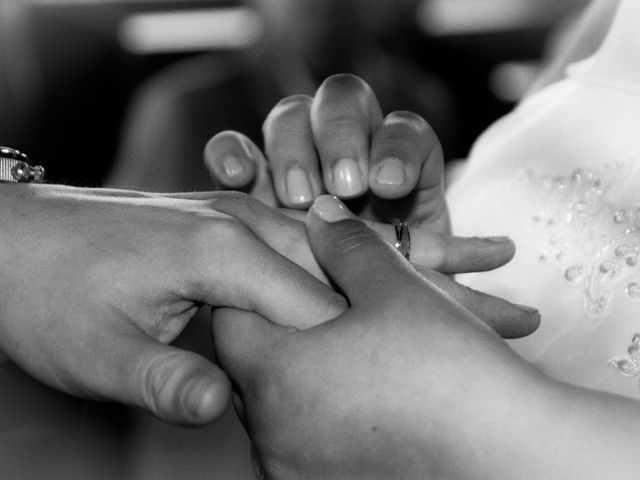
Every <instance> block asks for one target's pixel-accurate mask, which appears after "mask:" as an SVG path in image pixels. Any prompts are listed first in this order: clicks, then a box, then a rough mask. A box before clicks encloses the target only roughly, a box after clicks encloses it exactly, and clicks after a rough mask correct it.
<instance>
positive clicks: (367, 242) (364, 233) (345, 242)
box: [336, 230, 380, 255]
mask: <svg viewBox="0 0 640 480" xmlns="http://www.w3.org/2000/svg"><path fill="white" fill-rule="evenodd" d="M378 243H380V237H378V235H377V234H376V233H374V232H373V231H372V230H359V231H356V232H350V233H349V234H348V235H346V236H345V237H343V238H341V239H339V240H338V241H337V242H336V247H337V249H338V252H339V254H341V255H348V254H349V253H350V252H352V251H354V250H365V249H368V248H370V247H376V246H377V245H378Z"/></svg>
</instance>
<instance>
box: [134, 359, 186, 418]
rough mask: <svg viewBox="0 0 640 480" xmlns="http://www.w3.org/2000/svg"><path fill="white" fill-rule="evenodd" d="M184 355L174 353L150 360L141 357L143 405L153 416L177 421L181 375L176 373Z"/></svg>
mask: <svg viewBox="0 0 640 480" xmlns="http://www.w3.org/2000/svg"><path fill="white" fill-rule="evenodd" d="M180 357H182V355H181V354H180V353H178V352H172V353H169V354H164V355H155V356H154V357H153V358H151V359H148V358H146V356H141V358H140V359H139V360H138V361H139V365H138V368H140V369H142V382H141V388H142V403H143V405H144V406H145V407H146V408H148V409H149V410H150V411H151V412H152V413H153V414H155V415H156V416H158V417H161V418H165V419H177V414H178V412H179V410H180V407H181V405H180V402H179V395H176V392H180V391H181V388H180V385H179V383H180V382H179V380H180V377H181V375H178V374H177V372H176V371H175V368H174V365H179V364H180V361H181V358H180Z"/></svg>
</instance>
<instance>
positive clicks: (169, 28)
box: [0, 0, 587, 189]
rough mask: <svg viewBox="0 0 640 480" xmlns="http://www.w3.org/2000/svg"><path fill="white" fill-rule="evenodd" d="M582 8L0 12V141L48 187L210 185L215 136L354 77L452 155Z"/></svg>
mask: <svg viewBox="0 0 640 480" xmlns="http://www.w3.org/2000/svg"><path fill="white" fill-rule="evenodd" d="M586 3H587V1H586V0H395V1H394V0H299V1H296V0H245V1H242V0H235V1H233V0H208V1H207V0H173V1H172V0H0V108H1V109H2V115H0V144H5V145H9V146H14V147H16V148H19V149H21V150H24V151H25V152H27V153H29V154H30V155H31V156H32V157H34V158H35V159H37V161H38V162H40V163H42V164H44V165H46V167H47V171H48V175H49V178H50V179H51V180H52V181H56V182H66V183H71V184H76V185H103V184H104V183H105V182H106V181H111V180H112V179H113V182H115V183H117V184H126V185H127V186H132V187H133V186H139V187H144V186H147V187H149V188H156V189H179V188H206V187H207V185H206V181H205V179H206V175H205V176H204V177H203V176H198V175H196V174H195V173H196V171H198V172H200V170H199V168H202V167H200V165H199V164H200V162H201V150H202V147H203V145H204V143H205V142H206V140H207V139H208V138H209V137H210V136H211V135H213V134H214V133H216V132H217V131H219V130H222V129H226V128H236V129H241V130H243V131H245V132H246V133H248V134H249V135H250V136H252V137H253V138H254V139H255V140H256V141H259V140H260V138H259V136H260V135H259V134H260V131H259V126H260V124H261V122H262V120H263V119H264V118H265V116H266V114H267V112H268V111H269V109H270V108H271V107H272V106H273V105H274V104H275V103H276V102H277V100H278V99H280V98H282V97H283V96H285V95H289V94H293V93H312V92H313V91H314V89H315V88H316V87H317V85H318V83H319V82H320V81H321V80H322V79H323V78H325V77H326V76H327V75H329V74H331V73H336V72H343V71H350V72H353V73H357V74H359V75H360V76H362V77H363V78H365V79H366V80H367V81H369V82H370V83H371V84H372V85H373V86H374V90H375V91H376V93H377V94H378V95H379V97H380V99H381V102H382V106H383V108H384V109H385V111H389V110H392V109H397V108H406V109H410V110H417V111H419V112H420V113H422V114H423V115H424V116H425V118H427V119H428V121H429V122H431V123H432V124H433V126H434V128H435V129H436V132H438V134H439V135H440V136H441V137H442V140H443V143H444V147H445V151H446V155H447V157H448V158H453V157H463V156H465V155H466V153H467V151H468V148H469V145H470V143H471V142H472V141H473V139H474V138H475V137H476V136H477V134H478V133H479V132H481V131H482V130H483V129H484V128H485V127H486V126H487V125H488V124H489V123H490V122H492V121H493V120H494V119H495V118H497V117H499V116H500V115H502V114H504V113H505V112H507V111H508V110H509V109H510V108H511V107H512V106H513V104H514V102H516V101H517V100H518V99H519V98H520V97H521V95H522V94H523V92H524V91H526V89H527V87H528V85H529V83H530V81H531V79H532V78H533V76H534V75H535V74H536V71H537V69H538V68H539V66H540V64H541V61H542V59H543V57H544V55H545V52H546V50H547V49H548V48H549V47H548V45H549V37H550V35H553V34H555V32H558V31H561V30H562V25H564V24H566V23H570V22H571V21H572V19H573V18H574V17H575V15H576V14H577V12H579V11H580V10H581V9H582V7H583V6H584V5H585V4H586ZM178 157H181V158H178ZM178 167H179V168H178ZM190 169H191V170H194V171H192V172H187V173H185V172H184V171H185V170H190ZM202 172H204V171H202ZM149 176H151V177H153V178H148V177H149ZM157 176H161V177H171V178H160V179H157V178H155V177H157ZM175 176H178V177H180V176H182V177H192V178H189V179H187V178H174V177H175ZM140 177H141V178H140ZM198 177H199V180H200V183H198V182H197V179H198ZM190 182H196V183H195V184H193V185H190V184H189V183H190ZM140 183H142V185H140ZM145 183H146V185H145Z"/></svg>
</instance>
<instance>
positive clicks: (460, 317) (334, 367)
mask: <svg viewBox="0 0 640 480" xmlns="http://www.w3.org/2000/svg"><path fill="white" fill-rule="evenodd" d="M307 229H308V233H309V238H310V242H311V246H312V249H313V252H314V254H315V255H316V256H317V259H318V261H319V262H320V263H321V264H322V266H323V267H324V268H325V269H326V271H327V272H328V274H329V275H330V276H331V278H333V280H335V282H336V283H337V284H338V285H339V286H340V287H341V289H342V290H343V291H344V292H345V294H346V295H347V297H348V299H349V302H350V308H349V309H348V310H347V311H345V313H344V314H342V315H340V316H339V317H337V318H335V319H334V320H331V321H329V322H326V323H324V324H323V325H320V326H318V327H315V328H312V329H309V330H305V331H295V330H293V329H290V328H283V327H280V326H277V325H276V324H275V323H273V322H274V321H275V320H277V319H275V318H273V319H271V321H269V320H267V319H265V318H262V317H260V316H259V315H256V314H254V313H250V312H241V311H238V310H233V309H220V310H217V311H216V314H215V316H214V323H213V327H214V339H215V342H216V348H217V354H218V356H219V360H220V362H221V365H223V367H224V368H225V369H226V371H227V372H228V373H229V375H230V377H231V378H232V380H233V381H234V385H236V386H237V388H238V391H237V393H238V395H236V396H235V398H234V403H235V405H236V409H237V411H238V413H239V415H240V417H241V419H242V420H243V422H244V424H245V426H246V428H247V431H248V433H249V435H250V437H251V439H252V442H253V445H254V455H253V457H254V463H255V465H256V469H257V473H258V477H259V478H269V479H279V480H288V479H294V478H295V479H314V480H319V479H335V478H340V479H344V480H347V479H367V480H375V479H385V480H386V479H390V478H403V479H427V478H441V479H444V478H455V479H462V480H464V479H472V478H473V479H488V478H491V479H507V478H527V479H531V480H537V479H540V480H542V479H548V478H589V479H596V478H611V479H624V478H632V477H633V475H634V473H635V472H637V471H638V469H639V468H640V460H639V458H638V455H637V447H636V444H637V442H636V440H637V438H636V437H637V431H638V429H639V428H640V411H639V410H640V409H639V407H638V404H637V402H635V401H632V400H629V399H623V398H620V397H618V396H615V395H607V394H603V393H601V392H594V391H589V390H585V389H580V388H577V387H573V386H570V385H567V384H562V383H559V382H554V381H553V380H551V379H549V378H548V377H545V376H544V375H542V374H540V373H539V372H538V371H537V370H535V369H534V368H533V367H532V366H530V365H528V364H526V363H525V362H524V361H523V360H522V359H521V358H519V357H518V356H516V355H515V354H514V353H513V352H512V351H511V350H510V349H509V348H508V347H507V346H506V345H505V343H504V342H502V341H501V340H500V339H499V338H498V337H497V336H496V335H495V334H494V333H493V332H492V331H491V330H490V329H488V328H486V326H484V325H482V324H481V323H480V322H479V321H478V319H477V317H475V316H474V315H473V313H472V312H471V311H469V310H468V309H467V308H465V307H463V306H462V305H460V304H459V303H457V302H455V301H454V300H453V299H452V295H451V293H452V292H453V291H455V289H456V288H457V287H455V283H454V282H452V281H451V280H449V279H443V282H442V283H441V284H440V285H439V286H436V285H434V284H433V283H431V282H430V281H429V280H425V279H424V278H421V277H420V276H419V275H418V274H416V272H415V271H414V270H413V269H412V268H411V267H410V265H409V264H408V263H407V262H406V261H405V260H404V259H403V258H402V257H401V256H400V255H399V254H398V253H397V252H395V251H394V250H393V249H392V248H390V247H389V246H388V245H386V244H385V243H384V242H382V241H381V239H380V238H379V237H378V236H377V235H376V234H375V233H374V232H373V231H372V230H370V229H368V228H367V227H366V226H365V225H364V224H363V223H362V222H360V221H359V220H357V219H356V218H355V217H354V216H352V215H349V213H348V212H347V211H346V209H345V208H344V207H343V206H342V205H340V204H338V203H336V202H334V201H333V200H332V199H331V198H330V197H322V198H320V199H319V200H317V201H316V203H315V205H314V207H313V208H312V210H311V211H310V213H309V215H308V219H307ZM363 279H366V281H363ZM468 306H470V307H473V302H471V303H470V304H469V305H468ZM636 424H638V425H636Z"/></svg>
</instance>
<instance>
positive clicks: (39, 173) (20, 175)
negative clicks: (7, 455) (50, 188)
mask: <svg viewBox="0 0 640 480" xmlns="http://www.w3.org/2000/svg"><path fill="white" fill-rule="evenodd" d="M0 182H5V183H6V182H10V183H16V182H17V183H30V182H33V183H42V182H44V168H43V167H41V166H40V165H36V166H34V165H33V164H32V163H31V160H30V159H29V157H28V156H27V155H25V154H24V153H22V152H20V151H18V150H16V149H14V148H9V147H2V146H0Z"/></svg>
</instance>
